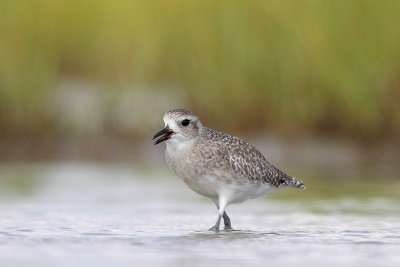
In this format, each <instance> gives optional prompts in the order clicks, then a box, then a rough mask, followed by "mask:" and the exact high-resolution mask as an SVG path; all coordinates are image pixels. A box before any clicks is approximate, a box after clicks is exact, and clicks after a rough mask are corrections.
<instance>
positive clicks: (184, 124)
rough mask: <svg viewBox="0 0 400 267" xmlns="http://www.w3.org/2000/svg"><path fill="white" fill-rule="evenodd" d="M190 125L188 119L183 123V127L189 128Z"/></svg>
mask: <svg viewBox="0 0 400 267" xmlns="http://www.w3.org/2000/svg"><path fill="white" fill-rule="evenodd" d="M189 123H190V120H188V119H186V120H183V121H182V125H183V126H188V125H189Z"/></svg>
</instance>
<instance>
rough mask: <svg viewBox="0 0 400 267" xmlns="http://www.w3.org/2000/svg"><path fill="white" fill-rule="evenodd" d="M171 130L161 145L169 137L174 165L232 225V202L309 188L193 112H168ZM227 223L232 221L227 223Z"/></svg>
mask: <svg viewBox="0 0 400 267" xmlns="http://www.w3.org/2000/svg"><path fill="white" fill-rule="evenodd" d="M164 122H165V126H166V127H165V128H164V129H163V130H161V131H160V132H159V133H157V134H156V136H155V137H158V136H161V135H162V137H161V138H160V139H159V140H157V141H156V144H158V143H160V142H162V141H167V149H166V151H165V156H166V160H167V163H168V165H169V166H170V167H171V169H172V170H174V171H175V173H176V174H177V175H178V176H179V177H181V178H182V180H183V181H184V182H185V183H186V184H187V185H188V186H189V187H190V188H191V189H192V190H193V191H195V192H197V193H198V194H201V195H203V196H206V197H209V198H210V199H211V200H213V201H214V203H215V204H216V205H217V207H218V209H219V217H218V220H217V223H216V225H215V226H214V227H212V228H211V229H212V230H218V227H219V221H220V219H221V217H223V218H224V221H225V226H226V228H230V220H229V217H228V215H227V214H226V213H225V207H226V206H227V205H229V204H231V203H238V202H242V201H244V200H246V199H249V198H255V197H259V196H262V195H266V194H267V193H269V192H272V191H274V190H276V189H278V188H283V187H288V186H290V187H296V188H300V189H304V188H305V187H304V185H303V183H302V182H301V181H299V180H297V179H295V178H293V177H291V176H289V175H287V174H286V173H284V172H283V171H281V170H279V169H278V168H276V167H275V166H273V165H272V164H271V163H269V162H268V161H267V160H266V159H265V157H264V156H263V155H262V154H261V153H260V152H259V151H258V150H257V149H256V148H255V147H253V146H252V145H250V144H249V143H247V142H245V141H243V140H242V139H240V138H238V137H235V136H232V135H229V134H226V133H222V132H218V131H215V130H212V129H209V128H207V127H204V126H203V125H202V124H201V122H200V120H199V119H198V118H197V116H196V115H195V114H193V113H192V112H190V111H188V110H184V109H176V110H171V111H168V112H167V113H166V114H165V116H164ZM227 222H229V223H228V225H227Z"/></svg>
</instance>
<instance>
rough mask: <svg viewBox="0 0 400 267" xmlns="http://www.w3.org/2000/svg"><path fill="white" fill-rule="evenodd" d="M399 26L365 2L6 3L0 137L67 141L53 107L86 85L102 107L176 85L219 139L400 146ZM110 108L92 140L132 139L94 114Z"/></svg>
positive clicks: (0, 16)
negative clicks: (398, 142)
mask: <svg viewBox="0 0 400 267" xmlns="http://www.w3.org/2000/svg"><path fill="white" fill-rule="evenodd" d="M399 16H400V3H399V2H397V1H373V0H357V1H318V0H308V1H301V2H300V1H229V0H226V1H183V0H182V1H181V0H174V1H172V0H171V1H106V0H97V1H95V0H86V1H76V0H72V1H52V0H37V1H23V0H21V1H13V0H2V1H1V2H0V132H1V134H2V135H3V136H19V135H21V136H23V135H38V136H47V135H55V136H57V135H59V134H60V132H62V133H63V134H64V135H68V134H72V133H73V131H70V132H68V130H67V131H65V129H69V128H68V127H66V126H65V124H67V122H65V121H64V120H63V119H60V117H59V113H57V112H54V107H53V105H54V104H53V103H52V102H54V95H55V94H57V93H58V91H59V90H58V88H59V85H60V84H62V83H63V81H65V80H77V81H82V80H83V81H96V83H95V84H96V85H95V86H94V92H95V93H94V94H96V95H99V96H101V97H103V98H106V99H113V98H115V97H118V96H119V95H124V93H126V92H125V91H132V98H134V97H135V94H139V93H143V92H144V93H146V92H151V91H152V90H153V91H155V89H154V88H155V87H157V88H160V87H161V88H162V87H163V86H164V85H173V86H174V88H181V89H182V92H184V95H185V99H186V101H185V102H182V106H186V107H190V108H191V109H193V110H194V111H195V112H196V113H198V114H199V115H200V116H201V117H202V119H203V120H204V121H207V122H208V125H211V126H213V125H218V128H219V129H221V130H226V129H228V128H229V129H232V128H235V129H241V130H243V129H247V130H249V131H258V130H274V131H277V132H280V133H286V134H289V135H294V133H296V134H302V133H339V134H344V135H352V136H354V137H356V138H362V139H366V140H368V141H371V142H374V141H377V140H381V139H382V138H383V137H391V138H398V136H399V134H400V109H399V107H398V105H399V102H400V79H399V77H400V23H399ZM126 84H131V85H133V86H128V87H127V86H126ZM135 85H140V86H135ZM142 85H145V86H142ZM177 92H178V94H180V92H181V91H179V90H178V91H177ZM175 104H176V103H175ZM116 106H118V104H107V105H102V106H101V110H102V113H101V115H100V120H101V121H103V123H102V124H101V126H99V129H100V130H99V129H97V130H98V131H102V130H104V129H106V131H107V129H111V131H121V132H124V131H127V132H128V134H129V133H131V132H130V131H132V134H135V132H134V131H135V127H133V128H132V129H131V130H126V129H125V128H124V127H123V126H121V125H119V124H123V123H124V121H123V120H122V121H118V120H117V121H115V119H114V118H108V117H106V116H103V115H102V114H109V113H113V109H115V108H116ZM150 111H151V109H150V108H149V110H142V112H143V113H146V112H147V113H148V112H150ZM130 115H131V114H129V112H127V113H124V114H122V115H121V116H125V117H127V118H128V120H129V116H130ZM90 119H91V118H90V117H88V118H87V120H90ZM156 119H157V120H158V122H159V121H160V119H159V117H157V118H156ZM78 127H86V126H85V125H82V124H81V125H79V126H78ZM124 129H125V130H124Z"/></svg>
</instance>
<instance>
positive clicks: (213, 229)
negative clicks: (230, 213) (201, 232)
mask: <svg viewBox="0 0 400 267" xmlns="http://www.w3.org/2000/svg"><path fill="white" fill-rule="evenodd" d="M208 231H215V232H218V231H219V225H214V226H213V227H211V228H210V229H208Z"/></svg>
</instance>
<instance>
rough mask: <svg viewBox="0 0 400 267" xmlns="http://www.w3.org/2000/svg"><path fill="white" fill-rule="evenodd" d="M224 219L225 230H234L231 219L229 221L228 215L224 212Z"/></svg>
mask: <svg viewBox="0 0 400 267" xmlns="http://www.w3.org/2000/svg"><path fill="white" fill-rule="evenodd" d="M222 217H223V218H224V224H225V228H224V229H225V230H232V225H231V219H229V217H228V214H227V213H226V212H224V215H223V216H222Z"/></svg>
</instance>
